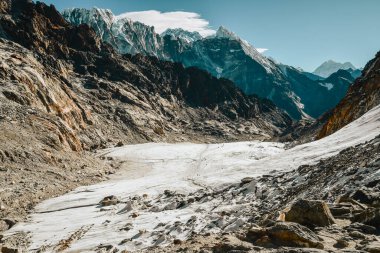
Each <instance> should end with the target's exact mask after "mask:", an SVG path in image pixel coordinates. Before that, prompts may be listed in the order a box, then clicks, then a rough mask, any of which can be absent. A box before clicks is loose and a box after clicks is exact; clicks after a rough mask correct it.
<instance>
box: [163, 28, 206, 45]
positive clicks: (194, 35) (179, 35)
mask: <svg viewBox="0 0 380 253" xmlns="http://www.w3.org/2000/svg"><path fill="white" fill-rule="evenodd" d="M167 35H168V36H171V37H172V38H173V39H180V40H183V41H185V42H186V43H192V42H194V41H197V40H201V39H202V36H201V35H200V34H199V33H198V32H189V31H185V30H183V29H182V28H176V29H167V30H166V31H165V32H163V33H161V37H165V36H167Z"/></svg>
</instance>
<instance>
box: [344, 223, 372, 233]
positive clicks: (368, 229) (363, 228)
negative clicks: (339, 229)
mask: <svg viewBox="0 0 380 253" xmlns="http://www.w3.org/2000/svg"><path fill="white" fill-rule="evenodd" d="M346 230H347V231H350V232H351V231H359V232H362V233H364V234H376V228H375V227H373V226H369V225H365V224H363V223H359V222H354V223H352V224H350V225H349V226H347V227H346Z"/></svg>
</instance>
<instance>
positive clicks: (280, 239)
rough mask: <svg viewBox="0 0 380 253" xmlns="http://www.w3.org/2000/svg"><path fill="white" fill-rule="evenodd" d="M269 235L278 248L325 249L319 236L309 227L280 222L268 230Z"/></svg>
mask: <svg viewBox="0 0 380 253" xmlns="http://www.w3.org/2000/svg"><path fill="white" fill-rule="evenodd" d="M268 235H269V237H270V238H271V239H272V240H273V242H274V244H276V245H278V246H290V247H305V248H319V249H323V245H322V243H320V241H319V238H318V236H317V235H316V234H315V233H314V232H313V231H311V230H310V229H308V228H307V227H304V226H302V225H300V224H297V223H293V222H278V223H277V224H276V225H274V226H272V227H270V228H269V229H268Z"/></svg>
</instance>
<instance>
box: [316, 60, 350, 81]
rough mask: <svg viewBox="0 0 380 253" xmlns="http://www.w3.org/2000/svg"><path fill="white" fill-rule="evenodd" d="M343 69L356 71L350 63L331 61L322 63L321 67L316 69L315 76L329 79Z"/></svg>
mask: <svg viewBox="0 0 380 253" xmlns="http://www.w3.org/2000/svg"><path fill="white" fill-rule="evenodd" d="M341 69H343V70H350V69H351V71H355V70H356V68H355V66H354V65H352V63H350V62H345V63H339V62H335V61H332V60H329V61H326V62H324V63H322V64H321V66H319V67H318V68H316V69H315V71H314V72H313V74H315V75H317V76H321V77H324V78H327V77H329V76H330V75H331V74H333V73H335V72H337V71H338V70H341Z"/></svg>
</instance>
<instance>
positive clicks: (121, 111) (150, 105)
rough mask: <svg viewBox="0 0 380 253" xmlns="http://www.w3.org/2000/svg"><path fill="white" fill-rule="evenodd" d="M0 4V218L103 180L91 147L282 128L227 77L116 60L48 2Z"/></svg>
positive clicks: (261, 133) (258, 134)
mask: <svg viewBox="0 0 380 253" xmlns="http://www.w3.org/2000/svg"><path fill="white" fill-rule="evenodd" d="M0 3H1V5H0V35H1V38H0V55H1V59H2V60H1V63H0V104H1V108H0V126H1V129H2V131H1V134H0V140H1V141H0V161H1V166H0V174H1V176H0V184H1V185H2V191H1V192H0V198H1V199H0V206H1V213H0V216H1V217H0V218H4V217H14V218H20V217H21V218H23V217H24V216H25V214H26V213H27V212H28V210H30V209H31V208H32V207H33V206H34V204H35V203H37V202H40V201H41V200H42V199H45V198H47V197H51V196H54V195H57V194H60V193H62V192H65V191H67V190H70V189H72V188H74V187H77V186H79V185H82V184H89V183H94V182H96V181H99V180H102V179H105V178H106V177H107V174H110V173H113V171H114V170H115V168H116V167H117V164H115V163H113V162H112V161H102V160H100V159H97V158H94V157H93V154H92V151H93V150H96V149H99V148H105V147H112V146H115V145H122V144H123V143H137V142H147V141H167V142H171V141H190V140H191V141H193V142H194V141H195V142H196V141H201V140H202V141H213V142H220V141H225V140H230V141H232V140H238V139H245V140H247V139H251V138H253V139H256V138H258V139H266V138H270V137H271V136H273V135H276V134H278V133H280V132H281V131H282V130H284V129H285V128H287V127H288V126H289V124H290V123H291V120H290V118H289V117H288V116H287V115H286V114H285V113H283V112H281V111H279V110H278V109H277V108H276V107H275V106H274V105H273V104H272V103H271V102H269V101H266V100H262V99H259V98H257V97H254V96H246V95H244V94H243V93H242V92H241V91H240V90H238V89H236V88H235V86H234V85H233V83H231V82H230V81H227V80H218V79H216V78H214V77H212V76H211V75H210V74H208V73H206V72H204V71H201V70H198V69H195V68H190V69H185V68H184V67H182V65H180V64H175V63H171V62H163V61H159V60H157V59H156V58H154V57H144V56H141V55H136V56H130V55H124V56H121V55H119V54H118V53H117V52H115V51H114V49H113V48H112V47H110V46H108V45H105V44H104V43H103V42H102V41H101V39H100V38H99V37H97V35H96V33H95V32H94V31H93V30H92V29H91V28H89V27H88V26H87V25H81V26H72V25H70V24H69V23H67V21H65V19H64V18H63V17H62V16H61V15H60V13H59V12H57V10H56V9H55V8H54V7H52V6H50V7H49V6H46V5H45V4H43V3H37V4H33V3H29V2H28V1H23V0H14V1H0ZM25 165H28V166H27V168H26V167H25Z"/></svg>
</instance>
